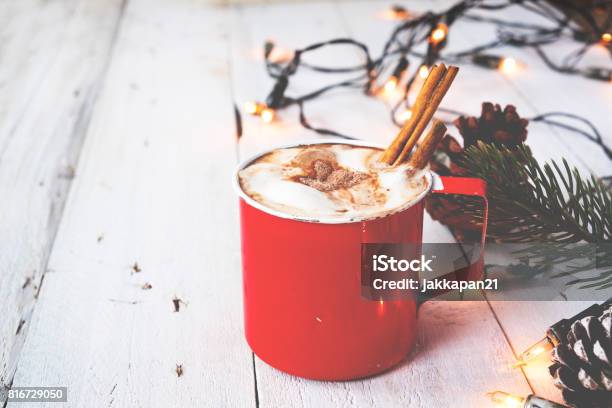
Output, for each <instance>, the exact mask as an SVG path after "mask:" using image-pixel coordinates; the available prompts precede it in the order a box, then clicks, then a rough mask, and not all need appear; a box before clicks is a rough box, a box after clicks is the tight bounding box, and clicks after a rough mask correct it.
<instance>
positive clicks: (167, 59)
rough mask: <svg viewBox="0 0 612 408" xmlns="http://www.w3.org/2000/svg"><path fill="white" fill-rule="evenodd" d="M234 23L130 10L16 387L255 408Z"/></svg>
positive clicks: (188, 2) (118, 399)
mask: <svg viewBox="0 0 612 408" xmlns="http://www.w3.org/2000/svg"><path fill="white" fill-rule="evenodd" d="M226 17H227V13H226V10H225V9H220V8H213V7H209V6H206V5H203V4H202V3H201V2H199V1H196V0H193V1H192V0H174V1H166V0H154V1H150V0H132V1H130V2H129V4H128V6H127V9H126V12H125V17H124V20H123V22H122V25H121V30H120V32H119V36H118V39H117V45H116V48H115V52H114V54H113V59H112V65H111V67H110V69H109V72H108V77H107V81H106V86H105V87H104V89H103V91H102V94H101V96H100V101H99V103H98V106H97V108H96V111H95V112H94V115H93V118H92V124H91V127H90V129H89V131H88V133H87V139H86V142H85V144H84V147H83V153H82V156H81V159H80V161H79V166H78V168H77V173H78V175H79V176H78V177H77V178H76V179H75V183H74V186H73V188H72V190H71V193H70V196H69V200H68V202H67V206H66V210H65V212H64V217H63V219H62V223H61V226H60V231H59V233H58V237H57V240H56V243H55V245H54V249H53V252H52V254H51V258H50V262H49V268H50V272H49V273H48V275H47V277H46V278H45V283H44V286H43V288H42V290H41V292H40V296H39V305H38V307H37V310H36V311H35V313H34V316H33V320H32V323H31V329H30V333H29V335H28V338H27V341H26V343H25V345H24V350H23V353H22V357H21V359H20V361H19V365H18V368H17V372H16V374H15V380H14V386H25V385H65V386H67V387H68V400H69V404H70V406H82V407H88V406H102V405H105V406H123V407H125V406H130V407H132V406H134V407H136V406H142V407H168V406H199V407H223V406H227V407H230V406H231V407H234V406H235V407H246V406H253V405H255V396H254V382H253V369H252V365H253V362H252V356H251V353H250V352H249V350H248V348H247V346H246V344H245V342H244V341H243V339H242V311H241V295H242V290H241V283H240V274H239V272H238V271H239V259H240V251H239V241H238V235H237V233H238V213H237V205H236V202H237V200H236V199H235V196H234V194H233V192H232V188H231V183H230V182H229V176H230V173H231V171H232V170H233V168H234V164H235V163H234V157H235V140H234V138H235V136H234V115H233V109H232V104H231V99H230V82H229V75H228V61H227V50H228V48H227V47H228V44H227V40H226V39H227V35H228V26H227V18H226ZM135 263H137V264H138V267H137V268H136V267H135V266H134V264H135ZM146 283H149V284H150V285H152V287H151V288H150V289H148V290H145V289H143V285H145V284H146ZM177 308H178V311H177ZM177 365H181V366H182V375H181V376H179V375H178V374H177V372H176V368H177ZM9 406H12V405H10V404H9ZM15 406H16V405H15ZM19 406H21V405H19ZM26 406H27V405H26ZM32 406H33V405H32ZM37 406H38V405H37Z"/></svg>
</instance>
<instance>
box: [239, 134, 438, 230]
mask: <svg viewBox="0 0 612 408" xmlns="http://www.w3.org/2000/svg"><path fill="white" fill-rule="evenodd" d="M381 154H382V150H380V149H377V148H373V147H367V146H359V145H349V144H343V143H320V144H311V145H305V146H296V147H289V148H280V149H276V150H273V151H271V152H269V153H267V154H264V155H263V156H260V157H258V158H257V159H255V160H254V161H252V162H251V163H249V164H248V165H247V166H246V167H244V168H243V169H242V170H240V171H239V172H238V181H239V184H240V188H241V189H242V191H243V192H244V193H245V194H246V195H248V196H249V197H250V198H252V199H253V200H255V201H257V202H258V203H260V204H261V205H263V206H265V207H267V208H269V209H272V210H276V211H279V212H282V213H284V214H286V215H288V216H290V217H294V218H300V219H304V220H309V221H320V222H351V221H357V220H365V219H371V218H378V217H382V216H385V215H388V214H390V213H393V212H396V211H399V210H401V209H403V208H406V207H408V206H409V205H411V204H412V202H414V201H415V200H416V199H417V198H419V197H420V196H421V195H422V194H424V193H425V192H426V191H427V190H428V189H429V187H430V184H431V179H430V177H429V175H428V172H426V171H423V170H415V169H413V168H410V167H409V166H408V165H400V166H396V167H390V166H387V165H385V164H382V163H380V162H379V160H378V159H379V157H380V155H381Z"/></svg>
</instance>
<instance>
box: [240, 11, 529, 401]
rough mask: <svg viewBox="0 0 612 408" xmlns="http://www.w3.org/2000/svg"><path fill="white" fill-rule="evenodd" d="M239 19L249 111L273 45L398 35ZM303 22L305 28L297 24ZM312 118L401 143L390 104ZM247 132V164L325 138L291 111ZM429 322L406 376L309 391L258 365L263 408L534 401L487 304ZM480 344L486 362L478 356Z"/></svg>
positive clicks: (305, 82) (338, 99) (319, 15)
mask: <svg viewBox="0 0 612 408" xmlns="http://www.w3.org/2000/svg"><path fill="white" fill-rule="evenodd" d="M380 4H382V3H380ZM380 4H376V5H375V7H376V9H377V10H382V9H383V8H384V7H383V6H380ZM234 10H235V21H234V29H233V30H232V33H233V37H232V38H233V41H232V45H233V47H232V48H233V54H232V55H233V56H234V58H233V64H232V65H233V77H234V79H235V80H234V93H235V95H236V100H237V101H242V102H243V101H246V100H249V99H254V98H255V99H256V98H258V97H259V98H263V97H264V96H265V95H266V93H267V92H268V91H269V89H270V87H271V81H270V80H269V79H267V78H266V76H265V72H264V71H263V64H262V62H261V60H260V61H257V60H256V59H254V58H253V57H252V55H253V53H255V52H256V50H257V48H258V47H261V45H262V44H263V42H264V40H265V39H267V38H274V39H275V40H276V42H277V43H278V44H279V45H280V46H282V47H285V48H290V49H291V48H294V47H299V46H303V45H305V44H307V43H310V42H315V41H318V40H325V39H330V38H334V37H338V36H346V35H347V34H353V35H355V36H357V38H358V39H360V40H367V41H368V42H371V43H374V44H377V43H381V41H382V38H383V36H384V31H377V30H378V27H379V26H381V25H383V23H384V25H386V26H388V28H389V30H390V29H391V27H392V24H391V23H389V22H388V21H385V22H381V21H376V22H373V19H375V18H377V16H378V14H376V13H371V12H372V11H373V6H372V4H368V3H359V4H358V3H355V2H352V3H350V4H347V5H346V8H336V7H335V6H334V5H333V4H332V3H327V2H324V3H316V4H300V5H283V6H258V7H236V8H235V9H234ZM365 10H367V14H366V11H365ZM297 15H299V16H300V18H299V19H295V18H292V16H297ZM364 20H366V21H365V22H364ZM369 23H372V24H373V27H374V23H375V24H378V26H376V27H377V28H372V27H370V29H368V28H366V29H365V34H364V35H363V36H360V35H357V34H356V33H360V34H361V31H360V28H361V27H369V26H368V24H369ZM313 27H316V29H314V30H313ZM347 30H348V31H347ZM369 30H371V31H369ZM370 32H372V35H371V36H370V35H369V34H368V33H370ZM348 52H349V54H346V53H345V51H343V50H341V49H338V50H334V51H333V52H332V53H331V54H327V55H324V56H323V55H322V56H319V57H318V58H320V61H323V62H326V63H330V62H331V63H332V64H341V63H343V62H344V63H346V61H347V60H349V58H351V59H352V60H353V61H354V59H355V54H354V53H353V54H352V55H351V54H350V53H351V52H353V51H351V50H349V51H348ZM313 58H315V59H316V58H317V56H313ZM256 62H259V64H260V65H257V64H256ZM315 81H316V82H315ZM319 83H320V77H319V79H317V78H316V77H315V75H314V74H309V73H304V74H303V75H302V73H300V78H299V79H297V80H295V81H293V80H292V83H291V86H290V91H289V92H290V93H291V94H297V93H300V91H301V92H304V91H305V90H306V89H308V88H312V87H313V86H314V85H315V84H319ZM332 108H333V109H332ZM307 109H308V114H309V117H311V118H312V120H313V121H315V120H316V121H317V123H318V124H321V125H324V126H330V127H334V128H335V129H340V130H344V131H346V132H355V133H354V134H356V135H359V136H361V135H365V136H364V137H365V138H366V139H367V140H372V141H378V142H379V143H383V144H384V143H386V142H387V141H388V140H390V139H391V138H392V137H393V135H394V133H395V129H394V127H393V126H392V125H390V123H389V117H388V111H387V108H386V107H385V106H384V104H383V103H382V102H381V101H380V100H376V99H368V98H364V97H359V96H358V95H357V94H356V93H355V92H353V91H350V92H349V91H344V92H338V93H336V94H331V95H330V96H328V97H327V98H322V99H321V101H316V102H313V103H311V104H309V105H308V107H307ZM330 112H333V113H330ZM243 125H244V132H245V133H244V135H243V140H242V142H241V153H242V155H243V156H244V155H248V154H252V153H253V152H255V151H258V150H262V149H266V148H269V147H272V146H274V145H277V144H280V143H286V142H289V141H291V140H295V139H304V138H308V137H310V138H313V137H316V136H315V135H313V134H311V133H310V132H308V131H305V130H304V129H302V128H301V127H300V126H299V124H298V123H297V121H296V112H295V110H291V109H289V110H286V111H283V112H282V113H281V120H280V121H278V122H276V123H274V124H271V125H262V124H261V123H260V122H259V120H258V119H257V118H251V117H243ZM425 235H426V236H427V237H428V238H427V239H428V241H429V242H436V241H437V242H454V240H453V239H452V235H451V234H450V233H449V232H448V231H447V230H446V229H444V228H442V227H441V226H439V224H437V223H434V222H432V221H431V219H429V218H428V217H427V218H426V232H425ZM421 318H422V320H421V325H420V328H419V348H418V352H416V353H415V354H414V355H413V356H412V357H410V358H409V360H408V362H407V363H405V364H403V365H401V366H400V367H398V368H397V369H395V370H392V371H391V372H389V373H386V374H384V375H381V376H378V377H375V378H372V379H368V380H364V381H354V382H343V383H322V382H314V381H307V380H303V379H300V378H296V377H292V376H289V375H285V374H283V373H281V372H279V371H277V370H275V369H273V368H271V367H270V366H268V365H267V364H265V363H264V362H262V361H261V360H259V359H256V373H257V384H258V396H259V402H260V406H262V407H268V406H270V407H276V406H296V407H304V406H308V407H310V406H360V407H361V406H457V405H459V406H480V405H485V404H486V398H485V396H484V394H485V393H486V392H487V391H490V390H491V389H492V388H496V387H500V388H505V389H507V390H510V391H514V392H517V393H528V392H529V386H528V385H527V383H526V382H525V380H524V377H523V376H522V374H521V373H520V372H516V371H511V370H510V369H509V368H508V367H509V366H508V363H509V361H510V360H509V359H510V358H511V357H512V353H511V350H510V349H509V348H508V345H507V343H506V341H505V339H504V336H503V333H502V332H501V330H500V329H499V327H498V325H497V322H496V321H495V319H494V317H493V315H492V313H491V311H490V309H489V307H488V306H487V304H486V303H485V302H464V303H459V302H432V303H428V304H426V305H425V306H424V307H423V309H422V316H421ZM483 333H486V336H487V337H486V339H483V338H482V336H483ZM451 339H452V340H451ZM474 344H477V345H478V347H479V349H480V350H479V353H474V352H473V351H472V350H471V347H473V345H474ZM451 367H452V368H451ZM457 367H463V368H462V369H461V380H459V379H458V378H457Z"/></svg>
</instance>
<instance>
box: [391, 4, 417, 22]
mask: <svg viewBox="0 0 612 408" xmlns="http://www.w3.org/2000/svg"><path fill="white" fill-rule="evenodd" d="M385 16H386V17H387V18H388V19H391V20H405V19H407V18H409V17H410V16H411V14H410V12H409V11H408V10H406V9H405V8H404V7H402V6H399V5H393V6H391V7H390V8H389V9H388V10H387V11H386V13H385Z"/></svg>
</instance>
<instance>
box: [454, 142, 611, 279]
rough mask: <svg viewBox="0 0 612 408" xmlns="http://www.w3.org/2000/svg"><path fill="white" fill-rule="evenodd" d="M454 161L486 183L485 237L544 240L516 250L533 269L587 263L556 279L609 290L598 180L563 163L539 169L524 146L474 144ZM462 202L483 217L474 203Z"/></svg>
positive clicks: (607, 228)
mask: <svg viewBox="0 0 612 408" xmlns="http://www.w3.org/2000/svg"><path fill="white" fill-rule="evenodd" d="M456 159H457V163H458V164H459V165H460V166H461V167H463V168H464V169H466V170H467V174H469V175H470V176H473V177H479V178H482V179H483V180H485V181H486V182H487V183H488V192H487V196H488V198H489V202H490V207H489V208H490V220H491V224H490V225H491V229H490V231H491V232H490V234H489V238H493V239H495V240H496V241H498V242H546V245H532V246H529V247H528V248H526V249H524V250H522V251H521V252H522V253H523V254H524V255H526V256H528V257H529V259H530V261H532V262H533V264H534V265H536V266H538V265H539V266H546V265H551V264H553V263H554V264H561V263H565V262H572V261H574V260H576V259H581V260H585V259H586V262H583V264H581V265H575V264H574V265H569V267H568V269H567V271H566V272H563V273H559V274H557V275H556V276H557V277H560V276H569V275H572V276H574V277H576V279H574V280H571V281H569V282H568V283H567V284H568V285H576V284H580V285H581V286H579V287H580V288H583V289H589V288H597V289H599V290H603V289H608V288H610V287H612V193H611V192H610V190H608V188H607V187H606V186H605V185H604V184H603V183H602V182H601V181H600V180H598V179H596V178H595V177H593V176H591V177H583V176H582V175H581V174H580V172H579V171H578V170H577V169H576V168H572V167H570V165H569V164H568V163H567V161H566V160H565V159H563V160H562V162H561V163H560V164H559V163H558V162H556V161H550V162H549V163H546V164H544V165H543V166H541V165H540V164H539V163H538V161H537V160H536V159H535V158H534V157H533V154H532V153H531V150H530V149H529V148H528V147H527V146H525V145H519V146H517V147H516V148H514V149H508V148H505V147H498V146H496V145H494V144H487V143H483V142H479V143H478V144H477V145H474V146H471V147H469V148H468V149H466V150H465V151H464V152H463V153H461V154H460V155H459V157H457V158H456ZM463 204H464V205H466V206H467V211H468V212H469V213H470V214H472V215H474V216H476V217H481V216H482V214H481V213H480V212H479V210H478V206H477V205H475V203H474V202H473V201H471V202H470V201H466V202H464V203H463ZM582 273H587V274H588V275H587V276H583V275H581V274H582Z"/></svg>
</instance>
